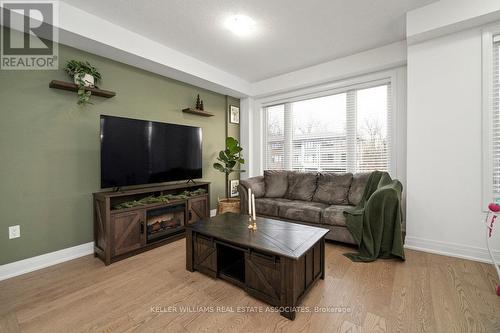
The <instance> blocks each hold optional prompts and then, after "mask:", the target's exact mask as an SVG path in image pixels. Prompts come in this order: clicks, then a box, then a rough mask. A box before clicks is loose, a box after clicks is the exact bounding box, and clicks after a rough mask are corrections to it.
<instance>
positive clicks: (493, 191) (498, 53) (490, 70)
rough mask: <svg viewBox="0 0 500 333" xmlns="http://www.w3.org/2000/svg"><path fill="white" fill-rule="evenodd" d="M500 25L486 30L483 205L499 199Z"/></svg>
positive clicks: (484, 53)
mask: <svg viewBox="0 0 500 333" xmlns="http://www.w3.org/2000/svg"><path fill="white" fill-rule="evenodd" d="M499 57H500V27H499V28H498V29H495V31H494V32H493V31H485V32H484V33H483V208H484V209H486V207H487V206H488V203H490V202H491V201H496V202H499V201H500V109H499V102H500V99H499V91H500V81H499V80H500V73H499V63H500V59H499Z"/></svg>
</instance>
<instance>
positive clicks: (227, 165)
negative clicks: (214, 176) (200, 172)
mask: <svg viewBox="0 0 500 333" xmlns="http://www.w3.org/2000/svg"><path fill="white" fill-rule="evenodd" d="M242 150H243V148H241V147H240V144H239V142H238V140H236V139H235V138H232V137H227V138H226V149H224V150H221V151H220V152H219V156H218V157H217V160H218V161H219V162H220V163H219V162H216V163H214V168H215V170H217V171H220V172H222V173H224V174H225V176H226V198H224V199H219V200H218V204H217V212H218V213H219V214H223V213H227V212H235V213H238V212H239V211H240V200H239V199H233V198H230V197H229V189H228V185H227V182H228V177H229V175H230V174H231V173H233V172H238V173H241V172H245V170H241V169H237V168H236V167H237V166H239V165H241V164H245V160H244V159H243V158H241V151H242Z"/></svg>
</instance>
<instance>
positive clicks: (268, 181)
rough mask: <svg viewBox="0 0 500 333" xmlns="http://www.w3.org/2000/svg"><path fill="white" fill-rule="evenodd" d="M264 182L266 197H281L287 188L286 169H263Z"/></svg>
mask: <svg viewBox="0 0 500 333" xmlns="http://www.w3.org/2000/svg"><path fill="white" fill-rule="evenodd" d="M264 182H265V187H266V189H265V191H266V195H265V197H266V198H283V197H284V196H285V194H286V190H287V189H288V171H286V170H265V171H264Z"/></svg>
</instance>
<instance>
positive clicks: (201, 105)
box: [200, 100, 205, 111]
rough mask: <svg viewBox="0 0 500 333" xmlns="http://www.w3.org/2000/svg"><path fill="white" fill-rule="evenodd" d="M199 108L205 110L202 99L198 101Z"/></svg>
mask: <svg viewBox="0 0 500 333" xmlns="http://www.w3.org/2000/svg"><path fill="white" fill-rule="evenodd" d="M200 110H201V111H205V108H204V107H203V100H201V102H200Z"/></svg>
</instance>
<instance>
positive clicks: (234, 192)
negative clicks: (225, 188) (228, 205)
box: [229, 179, 240, 198]
mask: <svg viewBox="0 0 500 333" xmlns="http://www.w3.org/2000/svg"><path fill="white" fill-rule="evenodd" d="M238 185H240V181H239V180H238V179H233V180H231V181H230V182H229V189H230V191H229V195H230V196H231V198H233V197H237V196H238V194H239V193H238Z"/></svg>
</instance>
